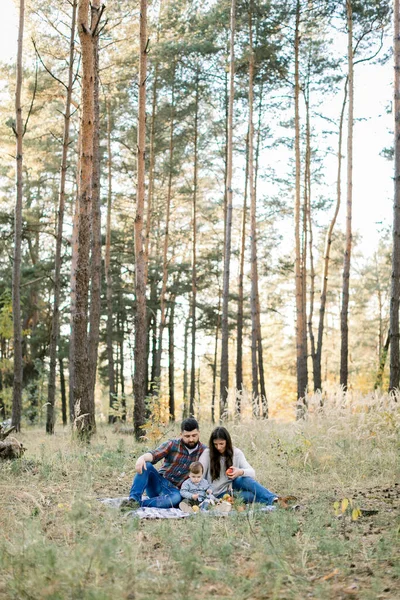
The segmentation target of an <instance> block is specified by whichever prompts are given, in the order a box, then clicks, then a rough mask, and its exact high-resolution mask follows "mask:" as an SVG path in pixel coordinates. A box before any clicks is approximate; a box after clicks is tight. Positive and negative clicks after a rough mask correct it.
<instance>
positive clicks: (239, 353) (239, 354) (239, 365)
mask: <svg viewBox="0 0 400 600" xmlns="http://www.w3.org/2000/svg"><path fill="white" fill-rule="evenodd" d="M248 179H249V134H248V132H247V136H246V174H245V183H244V198H243V212H242V235H241V243H240V266H239V285H238V313H237V325H236V327H237V334H236V335H237V341H236V407H235V412H236V416H237V417H239V416H240V412H241V394H242V393H243V298H244V291H243V278H244V258H245V251H246V217H247V188H248Z"/></svg>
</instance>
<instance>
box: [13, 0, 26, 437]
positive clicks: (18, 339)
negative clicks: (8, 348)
mask: <svg viewBox="0 0 400 600" xmlns="http://www.w3.org/2000/svg"><path fill="white" fill-rule="evenodd" d="M24 15H25V0H20V3H19V25H18V50H17V79H16V86H15V137H16V188H17V189H16V201H15V211H14V262H13V278H12V311H13V334H14V339H13V344H14V379H13V401H12V416H11V425H12V427H15V430H16V431H20V429H21V413H22V328H21V243H22V156H23V155H22V138H23V135H24V131H23V124H22V104H21V90H22V49H23V39H24Z"/></svg>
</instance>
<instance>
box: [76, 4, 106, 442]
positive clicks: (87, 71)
mask: <svg viewBox="0 0 400 600" xmlns="http://www.w3.org/2000/svg"><path fill="white" fill-rule="evenodd" d="M91 16H92V19H91V23H90V27H89V23H88V21H89V0H80V1H79V5H78V31H79V37H80V41H81V56H82V100H81V107H82V114H81V127H80V135H81V144H80V145H81V154H80V174H79V188H78V197H79V200H78V205H79V211H78V224H77V238H78V240H77V244H78V252H77V260H76V273H75V277H76V305H75V313H74V315H73V319H74V340H73V342H74V346H73V360H74V377H75V380H74V407H75V425H76V428H77V431H78V434H79V436H80V437H81V438H85V439H88V438H90V436H91V434H92V433H93V432H94V431H95V428H96V422H95V415H94V410H93V409H94V407H93V405H92V402H91V396H90V376H89V377H88V373H90V371H89V366H90V365H89V355H88V334H87V326H88V295H89V281H90V275H89V274H90V264H89V254H90V240H91V209H92V206H91V205H92V178H93V147H94V121H95V112H94V94H95V89H94V81H95V66H94V50H93V46H94V35H96V30H97V26H98V20H99V18H100V11H99V14H98V15H96V17H95V18H94V20H93V12H92V14H91Z"/></svg>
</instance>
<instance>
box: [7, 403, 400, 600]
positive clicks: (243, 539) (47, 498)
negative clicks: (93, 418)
mask: <svg viewBox="0 0 400 600" xmlns="http://www.w3.org/2000/svg"><path fill="white" fill-rule="evenodd" d="M229 429H230V431H231V433H232V435H233V438H234V443H235V444H236V445H237V446H238V447H240V448H242V449H243V450H244V452H245V454H246V456H247V458H248V460H249V462H250V463H251V464H252V465H253V466H254V467H255V469H256V473H257V477H258V479H259V480H260V481H261V482H262V483H263V484H265V485H266V486H267V487H269V489H271V490H273V491H277V492H279V493H281V494H289V493H290V494H296V495H297V496H298V497H299V499H300V502H301V504H302V509H301V510H299V511H296V512H292V511H276V512H275V513H270V514H259V515H248V514H245V513H239V514H237V515H236V516H229V517H227V518H223V519H217V518H207V517H204V516H202V515H196V517H194V518H191V519H187V520H182V521H180V520H176V521H175V520H173V521H172V520H165V521H138V520H135V519H132V518H130V517H129V516H126V515H124V514H122V513H120V512H118V511H117V510H115V509H111V508H108V507H105V506H103V505H102V504H101V503H99V502H98V500H97V498H99V497H105V496H123V495H127V493H128V490H129V488H130V485H131V480H132V476H133V472H134V463H135V460H136V457H137V456H138V455H139V454H141V453H142V452H143V451H145V450H146V448H147V446H146V445H143V444H137V443H136V442H135V441H134V440H133V438H131V437H128V436H123V435H122V434H118V433H115V432H113V431H112V430H111V429H109V428H108V427H106V426H104V427H100V428H99V430H98V433H97V435H96V436H95V438H94V439H93V440H92V443H91V444H90V446H82V445H79V444H78V443H77V442H76V441H75V440H73V439H71V435H70V432H69V431H68V430H64V431H62V430H59V431H57V433H56V435H55V436H53V437H51V438H50V437H46V435H45V434H44V433H43V432H42V431H39V430H38V429H27V430H25V431H24V432H23V433H22V434H21V435H20V436H19V439H21V441H23V443H24V445H25V446H26V447H27V448H28V450H27V452H26V454H25V457H24V458H23V459H20V460H18V461H14V462H7V463H3V464H1V465H0V473H1V478H0V498H1V501H0V528H1V538H0V572H1V578H0V599H5V598H7V600H9V599H10V600H17V599H18V600H20V599H25V598H27V599H32V600H33V599H40V600H42V599H52V600H53V599H54V600H56V599H60V600H64V599H76V600H86V599H87V600H92V599H93V600H102V599H105V600H106V599H109V598H113V599H117V600H119V599H127V600H128V599H129V600H133V599H135V600H147V599H150V600H152V599H164V598H165V599H166V598H172V599H174V600H175V599H178V600H179V599H181V600H185V599H188V598H193V597H195V598H196V599H198V600H206V599H211V598H214V599H215V598H234V599H235V600H236V599H237V600H245V599H246V600H261V599H267V598H268V599H269V598H271V599H285V600H291V599H293V600H303V599H305V598H316V599H318V600H319V599H321V600H323V599H335V600H336V599H340V598H343V599H346V598H362V599H366V600H369V599H370V600H376V599H378V598H388V599H393V600H394V599H395V598H398V597H400V561H399V558H400V556H399V555H400V552H399V547H400V545H399V538H400V520H399V508H400V476H399V475H400V473H399V450H400V439H399V431H400V410H399V407H398V406H397V405H393V406H389V405H382V402H381V400H379V399H376V398H375V400H373V399H372V400H371V399H369V401H368V402H364V403H362V402H358V403H357V404H356V405H355V406H354V405H351V406H348V405H346V406H343V404H341V405H340V406H339V405H335V406H334V407H332V406H330V408H329V410H328V409H325V410H324V412H323V413H321V414H319V413H314V414H312V415H310V416H309V417H308V418H307V419H306V420H305V421H302V422H297V423H277V422H273V421H271V422H266V423H265V422H260V421H257V422H246V423H243V424H233V423H231V424H229ZM210 431H211V425H203V431H202V438H203V439H204V440H207V438H208V435H209V433H210ZM344 498H348V499H351V500H352V503H353V507H361V508H369V509H376V510H378V513H377V514H376V515H373V516H369V517H366V516H362V517H360V518H358V519H357V520H356V521H353V520H352V519H351V514H350V508H348V509H346V511H345V512H344V514H342V513H341V510H340V509H339V513H340V517H338V516H336V514H335V510H334V508H333V504H334V502H335V501H338V502H341V501H342V500H343V499H344Z"/></svg>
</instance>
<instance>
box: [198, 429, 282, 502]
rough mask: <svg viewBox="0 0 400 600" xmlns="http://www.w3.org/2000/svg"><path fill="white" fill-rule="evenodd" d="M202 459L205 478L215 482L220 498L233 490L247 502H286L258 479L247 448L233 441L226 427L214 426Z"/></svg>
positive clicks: (214, 488) (214, 485) (212, 482)
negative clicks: (247, 456) (246, 452)
mask: <svg viewBox="0 0 400 600" xmlns="http://www.w3.org/2000/svg"><path fill="white" fill-rule="evenodd" d="M199 460H200V462H201V463H202V465H203V468H204V478H205V479H207V480H208V481H209V482H210V483H211V487H212V490H213V494H214V496H216V497H217V498H221V497H222V496H223V495H224V494H226V493H231V492H233V493H234V494H235V495H238V496H240V497H241V498H242V499H243V500H244V501H245V502H246V503H247V504H250V503H253V502H260V503H262V504H274V503H275V502H279V504H280V505H281V506H284V505H285V504H286V502H285V500H286V499H283V498H282V499H281V498H280V497H278V495H277V494H273V493H272V492H270V491H269V490H267V488H265V487H264V486H262V485H261V484H260V483H258V481H256V480H255V472H254V469H253V467H252V466H251V465H249V463H248V462H247V460H246V458H245V456H244V454H243V452H242V451H241V450H239V448H235V447H234V446H233V445H232V439H231V436H230V434H229V431H228V430H227V429H225V427H216V428H215V429H214V431H213V432H212V433H211V436H210V442H209V447H208V448H207V449H206V450H204V452H203V454H202V455H201V456H200V459H199Z"/></svg>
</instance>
